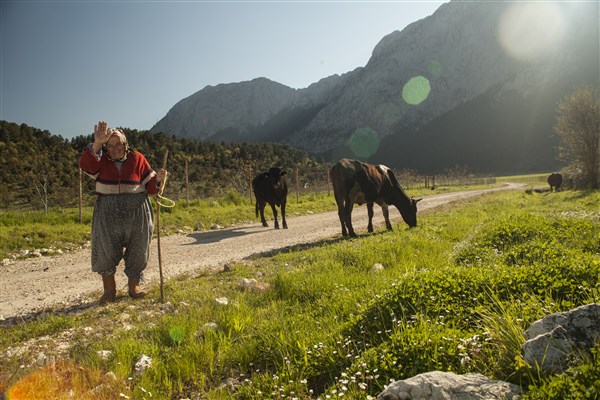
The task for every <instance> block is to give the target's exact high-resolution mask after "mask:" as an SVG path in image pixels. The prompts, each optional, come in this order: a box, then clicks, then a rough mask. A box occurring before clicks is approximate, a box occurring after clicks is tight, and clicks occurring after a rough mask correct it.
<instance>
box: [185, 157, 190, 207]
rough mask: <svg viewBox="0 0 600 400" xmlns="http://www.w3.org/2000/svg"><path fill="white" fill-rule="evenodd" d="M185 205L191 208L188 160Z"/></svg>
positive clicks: (186, 161) (186, 163)
mask: <svg viewBox="0 0 600 400" xmlns="http://www.w3.org/2000/svg"><path fill="white" fill-rule="evenodd" d="M185 204H186V206H187V207H189V206H190V180H189V170H188V160H185Z"/></svg>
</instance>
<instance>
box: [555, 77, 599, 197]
mask: <svg viewBox="0 0 600 400" xmlns="http://www.w3.org/2000/svg"><path fill="white" fill-rule="evenodd" d="M557 113H558V116H557V120H556V125H555V126H554V130H555V132H556V134H557V135H558V137H559V138H560V145H559V147H558V151H559V153H558V156H559V159H560V160H561V161H564V162H566V163H567V171H568V172H569V174H570V175H572V176H573V178H574V182H576V184H577V186H583V187H591V188H598V187H600V98H599V97H598V88H592V87H589V86H586V87H582V88H579V89H576V90H575V91H574V92H572V93H571V94H569V95H567V96H566V97H565V98H564V99H563V100H562V101H561V102H560V103H559V105H558V109H557Z"/></svg>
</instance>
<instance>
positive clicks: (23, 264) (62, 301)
mask: <svg viewBox="0 0 600 400" xmlns="http://www.w3.org/2000/svg"><path fill="white" fill-rule="evenodd" d="M522 187H523V186H522V185H517V184H508V185H507V186H505V187H502V188H495V189H486V190H476V191H468V192H456V193H447V194H438V195H432V196H426V197H425V198H424V199H423V200H422V201H421V202H420V203H419V213H422V212H423V211H426V210H430V209H432V208H435V207H438V206H440V205H443V204H446V203H449V202H452V201H456V200H461V199H466V198H470V197H475V196H480V195H482V194H485V193H488V192H492V191H499V190H511V189H519V188H522ZM289 208H290V209H293V207H289ZM390 218H391V219H392V222H393V223H394V222H398V221H399V220H400V219H401V218H400V214H399V213H398V211H397V210H396V209H395V208H394V207H391V208H390ZM352 222H353V225H354V226H355V228H357V232H358V233H359V234H360V233H363V232H365V231H366V226H367V211H366V207H364V206H363V207H357V208H355V211H354V212H353V215H352ZM373 223H374V224H376V225H378V224H382V223H383V216H382V215H381V211H380V210H378V207H375V217H374V221H373ZM271 225H272V224H271ZM288 226H289V229H286V230H284V229H281V230H274V229H273V228H272V227H269V228H264V227H262V226H261V225H260V224H259V223H255V224H252V225H243V226H236V227H233V228H228V229H219V230H213V231H202V232H194V233H191V234H187V235H173V236H167V237H161V253H162V264H163V276H164V277H165V279H168V278H172V277H174V276H177V275H180V274H183V273H188V272H198V271H200V270H216V269H221V268H223V265H224V264H225V263H227V262H231V261H235V260H242V259H244V258H247V257H249V256H251V255H254V254H260V253H265V252H269V251H273V250H277V249H284V248H287V247H292V246H296V245H299V244H307V243H314V242H318V241H320V240H323V239H327V238H331V237H336V236H339V235H340V234H341V230H340V225H339V221H338V216H337V212H327V213H321V214H315V215H308V216H301V217H293V218H288ZM402 228H405V225H404V224H403V225H402ZM116 277H117V288H118V293H119V294H124V293H126V285H127V282H126V277H125V275H124V273H123V267H122V265H121V266H119V268H118V269H117V275H116ZM158 282H159V273H158V257H157V245H156V240H154V242H153V247H152V254H151V258H150V263H149V265H148V268H147V269H146V272H145V285H146V286H147V285H152V284H158ZM101 286H102V284H101V279H100V278H99V277H98V275H97V274H95V273H93V272H91V270H90V250H89V249H84V250H80V251H77V252H73V253H69V254H64V255H60V256H53V257H41V258H34V259H27V260H21V261H15V262H11V263H9V264H8V265H3V266H0V322H1V321H3V320H6V319H8V318H11V319H12V317H15V316H24V315H27V314H32V313H36V312H39V311H41V310H44V309H46V308H48V307H56V306H58V307H69V306H77V305H86V304H87V305H89V304H92V303H94V302H96V300H97V298H98V297H99V294H100V289H101Z"/></svg>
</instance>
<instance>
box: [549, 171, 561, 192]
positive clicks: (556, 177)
mask: <svg viewBox="0 0 600 400" xmlns="http://www.w3.org/2000/svg"><path fill="white" fill-rule="evenodd" d="M562 179H563V178H562V175H561V174H559V173H558V172H553V173H552V174H550V176H549V177H548V185H550V191H552V190H553V189H554V190H555V191H557V192H558V191H559V189H560V185H561V184H562Z"/></svg>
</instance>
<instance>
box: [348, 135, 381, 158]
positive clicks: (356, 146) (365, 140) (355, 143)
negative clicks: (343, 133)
mask: <svg viewBox="0 0 600 400" xmlns="http://www.w3.org/2000/svg"><path fill="white" fill-rule="evenodd" d="M347 144H348V147H350V150H352V152H353V153H354V154H355V155H356V156H358V157H363V158H367V157H370V156H372V155H373V154H375V152H376V151H377V149H378V148H379V135H377V132H375V131H374V130H373V129H371V128H358V129H357V130H355V131H354V133H353V134H352V136H350V139H348V142H347Z"/></svg>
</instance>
